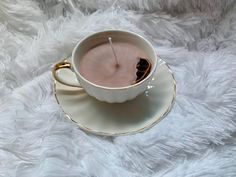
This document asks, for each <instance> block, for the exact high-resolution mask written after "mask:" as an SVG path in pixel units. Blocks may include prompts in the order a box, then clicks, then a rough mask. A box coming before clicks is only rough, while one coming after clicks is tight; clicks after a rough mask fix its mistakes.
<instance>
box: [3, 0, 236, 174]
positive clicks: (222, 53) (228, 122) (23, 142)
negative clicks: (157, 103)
mask: <svg viewBox="0 0 236 177" xmlns="http://www.w3.org/2000/svg"><path fill="white" fill-rule="evenodd" d="M108 28H113V29H117V28H118V29H128V30H131V31H134V32H137V33H139V34H141V35H143V36H145V37H146V38H147V39H149V40H150V41H151V42H152V43H153V45H154V46H155V48H156V51H157V53H158V54H159V55H160V56H161V57H162V58H163V59H165V60H166V61H167V63H168V64H169V65H170V66H171V67H172V69H173V72H174V75H175V77H176V80H177V98H176V103H175V106H174V108H173V109H172V111H171V113H170V114H169V115H168V116H167V117H166V118H165V119H164V120H163V121H161V122H160V123H159V124H158V125H156V126H155V127H153V128H152V129H150V130H148V131H145V132H144V133H140V134H136V135H132V136H122V137H117V138H107V137H100V136H94V135H91V134H87V133H85V132H83V131H82V130H80V129H79V128H78V127H77V126H76V125H74V124H73V123H72V122H70V121H69V120H67V119H66V118H65V116H64V114H63V113H62V111H61V110H60V109H59V107H58V105H57V104H56V101H55V99H54V96H53V93H52V81H53V79H52V76H51V72H50V69H51V66H52V65H53V64H54V63H56V62H58V61H60V60H61V59H62V58H63V57H65V56H68V55H69V54H70V52H71V51H72V49H73V47H74V46H75V44H76V42H77V41H79V40H80V39H81V38H82V37H84V36H85V35H88V34H91V33H93V32H96V31H98V30H102V29H108ZM0 113H1V114H0V176H1V177H121V176H122V177H149V176H150V177H160V176H162V177H203V176H204V177H205V176H206V177H222V176H224V177H235V176H236V146H235V145H236V1H234V0H206V1H205V0H149V1H148V0H137V1H135V0H126V1H125V0H120V1H109V0H100V1H98V0H91V1H89V0H88V1H86V0H74V1H73V0H68V1H62V0H61V1H59V0H42V1H41V0H1V1H0Z"/></svg>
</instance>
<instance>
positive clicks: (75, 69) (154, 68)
mask: <svg viewBox="0 0 236 177" xmlns="http://www.w3.org/2000/svg"><path fill="white" fill-rule="evenodd" d="M103 32H125V33H130V34H133V35H135V36H137V37H139V38H141V39H142V40H144V41H145V42H146V43H147V44H148V45H149V47H150V48H151V50H152V51H153V52H154V53H155V62H154V66H152V68H151V72H150V73H149V74H148V76H147V77H145V78H144V79H143V80H142V81H140V82H138V83H135V84H132V85H128V86H123V87H106V86H102V85H98V84H95V83H93V82H91V81H89V80H87V79H86V78H85V77H83V76H82V75H81V74H80V72H79V71H78V70H77V68H76V67H74V66H75V61H74V60H75V57H74V56H75V52H76V50H77V49H78V47H79V46H80V44H81V43H82V42H83V41H85V40H86V39H87V38H89V37H91V36H93V35H95V34H98V33H103ZM157 60H158V56H157V55H156V52H155V49H154V47H153V45H152V44H151V42H149V41H148V40H147V39H145V38H144V37H143V36H141V35H139V34H137V33H135V32H132V31H129V30H120V29H108V30H101V31H97V32H96V33H93V34H89V35H87V36H85V37H83V38H82V39H81V40H80V41H79V42H78V43H77V44H76V46H75V47H74V49H73V51H72V67H73V70H74V71H75V73H76V74H77V75H78V76H79V78H80V79H82V80H84V81H86V82H87V83H89V84H90V85H93V86H94V87H97V88H101V89H106V90H123V89H129V88H133V87H137V86H139V85H141V84H142V83H143V82H145V81H146V80H148V79H149V78H150V77H151V76H153V73H155V71H156V67H157V63H158V62H157Z"/></svg>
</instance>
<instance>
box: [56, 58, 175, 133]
mask: <svg viewBox="0 0 236 177" xmlns="http://www.w3.org/2000/svg"><path fill="white" fill-rule="evenodd" d="M60 75H61V76H63V77H64V78H67V79H73V80H75V77H74V76H73V74H72V73H71V72H70V71H67V70H66V69H65V70H61V71H60ZM54 93H55V97H56V99H57V102H58V104H59V105H60V107H61V109H62V110H63V111H64V112H65V114H66V116H67V117H68V118H69V119H70V120H72V121H73V122H75V123H76V124H77V125H78V126H79V127H80V128H81V129H83V130H85V131H88V132H91V133H95V134H99V135H107V136H118V135H127V134H134V133H138V132H142V131H144V130H146V129H149V128H151V127H152V126H154V125H155V124H156V123H158V122H159V121H160V120H162V119H163V118H164V117H165V116H166V115H167V114H168V112H169V111H170V110H171V108H172V106H173V103H174V100H175V94H176V84H175V79H174V76H173V74H172V72H171V70H170V68H169V67H168V66H167V64H166V63H165V62H164V61H159V64H158V67H157V70H156V73H155V76H154V78H153V80H152V82H151V83H150V86H149V87H148V89H147V91H146V92H145V93H143V94H141V95H140V96H138V97H137V98H135V99H134V100H131V101H128V102H125V103H115V104H114V103H113V104H109V103H105V102H100V101H98V100H96V99H95V98H93V97H90V96H88V95H87V94H86V92H85V91H84V90H83V89H80V88H75V87H69V86H65V85H63V84H60V83H58V82H56V81H55V84H54Z"/></svg>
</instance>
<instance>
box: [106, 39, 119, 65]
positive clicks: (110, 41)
mask: <svg viewBox="0 0 236 177" xmlns="http://www.w3.org/2000/svg"><path fill="white" fill-rule="evenodd" d="M108 40H109V43H110V46H111V49H112V53H113V55H114V58H115V61H116V67H118V66H119V62H118V59H117V56H116V52H115V49H114V47H113V44H112V40H111V37H108Z"/></svg>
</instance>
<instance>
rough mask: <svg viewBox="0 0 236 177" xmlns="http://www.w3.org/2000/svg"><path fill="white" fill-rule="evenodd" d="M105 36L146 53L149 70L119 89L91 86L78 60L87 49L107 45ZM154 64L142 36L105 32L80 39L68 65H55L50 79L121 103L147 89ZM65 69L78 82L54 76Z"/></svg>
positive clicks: (125, 32)
mask: <svg viewBox="0 0 236 177" xmlns="http://www.w3.org/2000/svg"><path fill="white" fill-rule="evenodd" d="M107 36H109V37H111V38H112V39H114V40H115V41H122V42H128V43H131V44H133V45H135V46H137V47H139V48H141V49H142V50H143V51H144V52H145V53H146V54H147V56H148V60H149V62H150V63H151V70H150V72H149V74H148V75H147V76H146V77H145V78H144V79H143V80H141V81H140V82H138V83H135V84H132V85H128V86H123V87H107V86H102V85H98V84H95V83H92V82H91V81H89V80H87V79H86V78H85V77H83V76H82V74H81V73H80V69H79V61H80V60H81V58H82V57H83V56H84V55H85V54H86V53H87V52H88V51H89V50H90V49H91V48H93V47H95V46H97V45H100V44H103V43H105V42H107ZM157 61H158V57H157V55H156V52H155V50H154V48H153V46H152V44H151V43H150V42H149V41H148V40H146V39H145V38H144V37H142V36H140V35H139V34H136V33H134V32H130V31H125V30H106V31H100V32H97V33H94V34H92V35H89V36H87V37H85V38H83V39H82V40H81V41H80V42H78V43H77V45H76V46H75V48H74V49H73V52H72V57H71V62H68V61H63V62H60V63H57V64H56V65H55V66H54V68H53V71H52V72H53V76H54V78H55V79H56V80H57V81H58V82H60V83H62V84H64V85H68V86H72V87H81V88H83V89H84V90H85V91H86V92H87V94H88V95H90V96H93V97H95V98H96V99H98V100H100V101H105V102H108V103H122V102H125V101H128V100H132V99H134V98H135V97H137V96H138V95H140V94H141V93H143V92H144V91H145V90H146V89H147V86H148V84H149V83H150V82H151V80H152V78H153V75H154V73H155V70H156V68H157ZM65 68H67V69H68V68H69V69H70V70H71V71H72V72H74V74H75V75H76V78H77V81H78V82H77V83H71V82H70V81H65V80H63V79H62V78H61V77H60V75H58V72H57V71H58V70H60V69H65Z"/></svg>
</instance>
